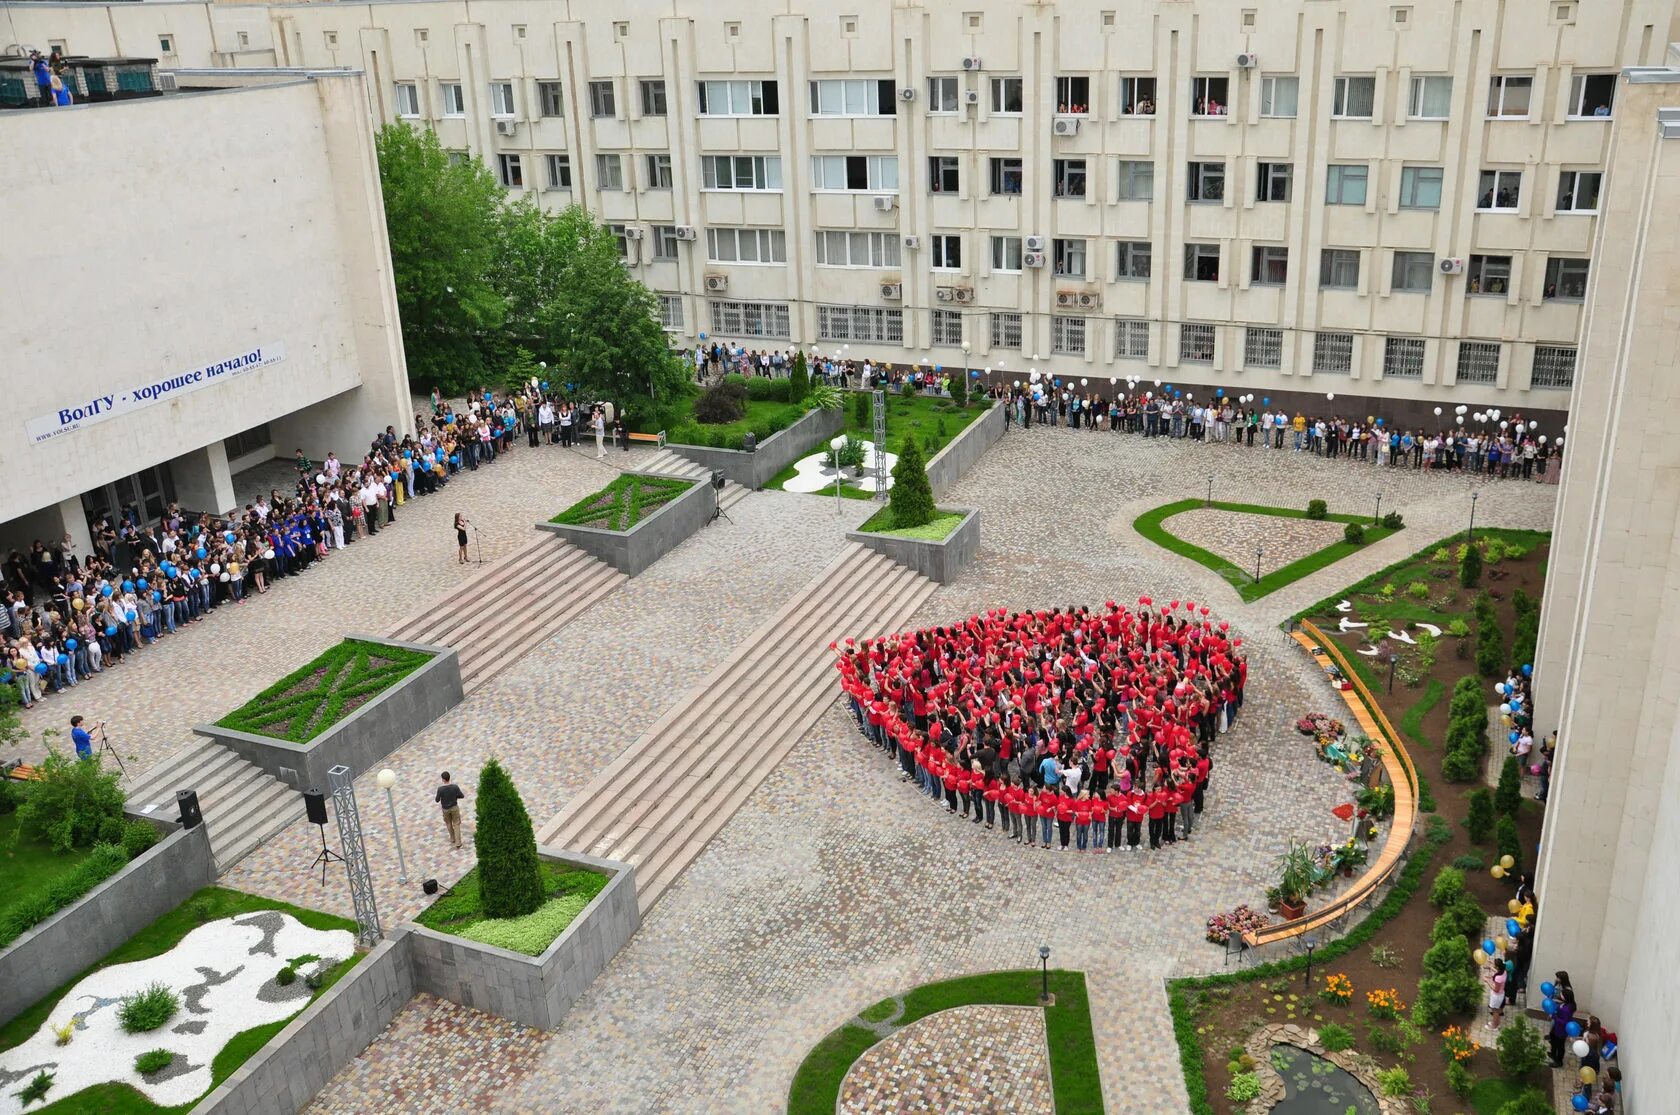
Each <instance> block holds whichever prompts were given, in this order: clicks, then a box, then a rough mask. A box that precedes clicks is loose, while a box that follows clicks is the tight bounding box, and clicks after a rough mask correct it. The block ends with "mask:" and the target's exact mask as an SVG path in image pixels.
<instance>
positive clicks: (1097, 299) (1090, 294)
mask: <svg viewBox="0 0 1680 1115" xmlns="http://www.w3.org/2000/svg"><path fill="white" fill-rule="evenodd" d="M1079 308H1080V309H1081V310H1100V309H1102V294H1101V292H1099V291H1095V290H1082V291H1080V292H1079Z"/></svg>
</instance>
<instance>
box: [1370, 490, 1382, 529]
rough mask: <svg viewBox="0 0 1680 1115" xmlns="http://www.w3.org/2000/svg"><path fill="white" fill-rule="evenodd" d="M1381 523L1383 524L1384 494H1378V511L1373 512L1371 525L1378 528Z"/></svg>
mask: <svg viewBox="0 0 1680 1115" xmlns="http://www.w3.org/2000/svg"><path fill="white" fill-rule="evenodd" d="M1381 523H1382V493H1381V492H1378V493H1377V509H1376V510H1375V511H1373V512H1371V525H1372V526H1378V525H1380V524H1381Z"/></svg>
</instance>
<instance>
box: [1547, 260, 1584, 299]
mask: <svg viewBox="0 0 1680 1115" xmlns="http://www.w3.org/2000/svg"><path fill="white" fill-rule="evenodd" d="M1591 267H1592V261H1591V260H1587V259H1568V258H1566V257H1564V256H1553V257H1552V258H1550V259H1548V260H1547V261H1546V290H1545V294H1544V297H1545V299H1546V301H1548V302H1555V301H1567V302H1579V301H1580V300H1581V299H1583V298H1585V297H1586V296H1587V271H1588V270H1589V269H1590V268H1591Z"/></svg>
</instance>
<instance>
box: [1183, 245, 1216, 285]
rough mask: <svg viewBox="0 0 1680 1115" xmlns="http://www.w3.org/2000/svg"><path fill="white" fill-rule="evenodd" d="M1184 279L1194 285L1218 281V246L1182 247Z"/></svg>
mask: <svg viewBox="0 0 1680 1115" xmlns="http://www.w3.org/2000/svg"><path fill="white" fill-rule="evenodd" d="M1184 277H1185V278H1186V279H1187V280H1189V281H1190V282H1194V283H1217V282H1218V281H1219V245H1218V244H1186V245H1184Z"/></svg>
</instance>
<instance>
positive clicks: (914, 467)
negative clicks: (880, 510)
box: [887, 436, 934, 529]
mask: <svg viewBox="0 0 1680 1115" xmlns="http://www.w3.org/2000/svg"><path fill="white" fill-rule="evenodd" d="M892 478H893V485H892V489H891V490H890V491H889V492H888V493H887V497H888V506H889V507H891V509H892V520H893V526H895V527H898V528H900V529H903V528H906V527H919V526H924V525H926V524H927V523H930V522H932V521H933V515H934V506H933V486H932V485H930V484H929V483H928V478H927V465H926V464H925V463H924V462H923V459H922V447H921V446H920V445H918V444H917V443H916V439H915V437H914V436H912V437H907V438H905V439H904V445H903V447H902V449H901V450H900V451H899V455H898V463H897V464H896V465H894V466H893V470H892Z"/></svg>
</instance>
